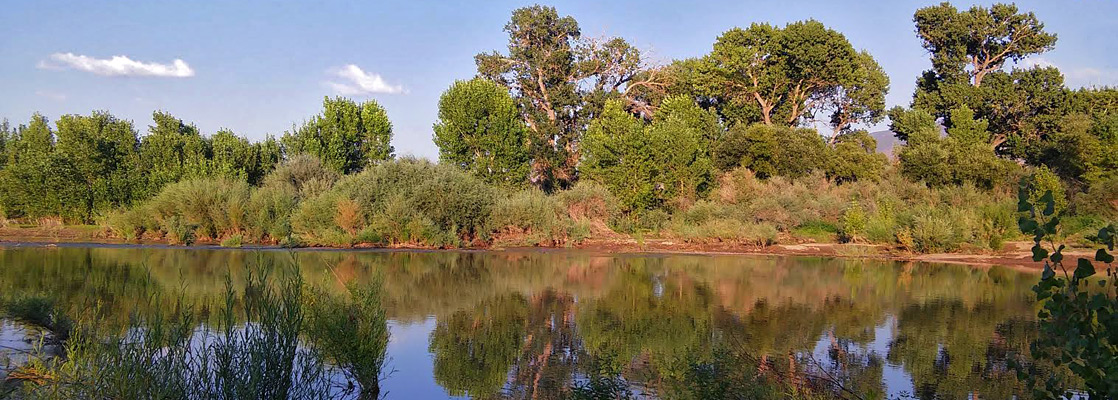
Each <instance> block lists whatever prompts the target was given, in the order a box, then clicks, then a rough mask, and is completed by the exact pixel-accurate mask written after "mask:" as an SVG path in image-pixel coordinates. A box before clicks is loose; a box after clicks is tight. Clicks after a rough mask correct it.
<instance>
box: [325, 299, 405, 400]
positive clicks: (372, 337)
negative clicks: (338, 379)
mask: <svg viewBox="0 0 1118 400" xmlns="http://www.w3.org/2000/svg"><path fill="white" fill-rule="evenodd" d="M380 288H381V281H380V280H376V281H374V282H372V283H368V284H356V283H353V284H350V285H349V286H348V288H347V289H348V290H347V292H346V293H345V294H344V295H342V296H335V295H331V294H329V293H327V292H325V291H313V292H312V293H311V296H310V297H309V300H308V302H307V304H308V311H309V312H308V314H307V323H306V326H307V336H308V337H309V340H310V341H312V342H313V343H314V344H315V346H316V347H317V348H318V349H319V350H320V351H321V352H322V354H324V355H326V356H328V357H329V360H330V361H332V362H333V364H334V365H335V366H336V367H337V368H338V369H339V370H340V371H341V372H342V374H343V375H344V376H345V379H346V381H347V384H346V385H345V386H346V387H347V388H349V387H354V388H355V389H356V391H357V395H358V396H357V397H358V398H360V399H378V398H379V397H380V381H381V379H383V378H384V377H385V373H384V361H385V353H386V351H387V349H388V336H389V332H388V324H387V323H386V321H387V317H386V314H385V311H384V307H383V305H382V299H381V290H380ZM346 296H347V297H348V298H345V297H346ZM349 383H353V385H350V384H349Z"/></svg>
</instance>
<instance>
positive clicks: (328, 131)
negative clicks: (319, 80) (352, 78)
mask: <svg viewBox="0 0 1118 400" xmlns="http://www.w3.org/2000/svg"><path fill="white" fill-rule="evenodd" d="M322 108H323V112H322V114H319V115H316V116H314V117H312V118H311V120H310V121H307V122H305V123H303V125H302V126H300V127H299V128H297V129H293V130H292V131H289V132H287V133H285V134H284V135H283V139H282V142H283V147H284V151H285V152H286V153H287V154H289V155H294V154H304V153H305V154H311V155H314V156H317V157H319V158H321V159H322V161H323V162H324V163H325V164H326V165H328V166H330V167H331V168H333V169H334V170H336V171H338V172H341V173H346V174H348V173H352V172H357V171H360V170H362V169H364V168H365V167H366V166H368V165H369V164H371V163H374V162H378V161H385V160H390V159H392V157H393V156H394V154H393V152H394V151H395V149H394V148H393V147H392V145H391V141H392V123H391V122H390V121H389V120H388V113H387V112H386V111H385V110H384V108H383V107H381V106H380V104H378V103H377V102H376V101H375V100H369V101H366V102H363V103H360V104H358V103H356V102H354V101H353V100H350V99H345V98H341V97H337V98H334V99H330V98H325V99H323V101H322Z"/></svg>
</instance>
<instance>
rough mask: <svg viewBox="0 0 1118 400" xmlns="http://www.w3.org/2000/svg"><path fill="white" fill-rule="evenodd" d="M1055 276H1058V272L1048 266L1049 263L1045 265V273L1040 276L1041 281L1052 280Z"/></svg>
mask: <svg viewBox="0 0 1118 400" xmlns="http://www.w3.org/2000/svg"><path fill="white" fill-rule="evenodd" d="M1053 276H1056V271H1053V270H1052V266H1050V265H1048V263H1044V272H1042V273H1041V274H1040V279H1042V280H1049V279H1052V277H1053Z"/></svg>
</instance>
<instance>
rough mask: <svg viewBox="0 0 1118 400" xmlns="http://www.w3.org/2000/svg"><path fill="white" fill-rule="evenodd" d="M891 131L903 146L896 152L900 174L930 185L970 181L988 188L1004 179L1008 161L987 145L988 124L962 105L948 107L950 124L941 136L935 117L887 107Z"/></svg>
mask: <svg viewBox="0 0 1118 400" xmlns="http://www.w3.org/2000/svg"><path fill="white" fill-rule="evenodd" d="M890 118H891V119H892V120H893V124H892V126H891V128H892V130H893V131H894V132H896V134H897V137H898V138H902V139H903V140H905V145H904V146H903V147H902V148H901V149H900V151H899V152H898V154H897V157H898V160H899V161H900V166H901V173H902V174H904V175H905V176H907V177H908V178H909V179H912V180H917V181H924V182H925V183H927V184H928V185H930V186H943V185H948V184H964V183H970V184H974V185H976V186H979V187H983V188H992V187H994V186H996V185H997V184H999V183H1001V182H1004V179H1005V178H1006V177H1007V175H1006V174H1007V173H1008V171H1009V168H1011V167H1010V162H1008V161H1005V160H1000V159H998V157H997V156H996V155H994V153H993V152H991V151H990V149H989V147H988V140H989V138H990V133H989V131H988V129H987V128H988V126H989V124H988V123H987V122H986V121H985V120H982V119H976V118H975V116H974V112H973V111H971V110H970V108H967V107H966V106H964V107H962V108H958V109H955V110H952V112H951V120H952V121H953V122H954V125H953V126H951V127H949V128H947V132H946V133H947V135H946V136H943V135H942V134H941V133H940V132H941V131H940V128H939V125H938V124H937V123H936V121H935V119H934V118H933V117H932V116H931V114H928V113H927V112H925V111H923V110H919V109H912V110H904V109H901V108H900V107H896V108H894V109H893V110H890Z"/></svg>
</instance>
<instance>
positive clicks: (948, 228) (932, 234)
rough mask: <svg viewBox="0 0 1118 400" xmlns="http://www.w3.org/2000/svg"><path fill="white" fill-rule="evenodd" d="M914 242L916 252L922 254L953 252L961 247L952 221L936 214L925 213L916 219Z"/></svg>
mask: <svg viewBox="0 0 1118 400" xmlns="http://www.w3.org/2000/svg"><path fill="white" fill-rule="evenodd" d="M912 241H913V244H914V245H915V249H916V251H919V252H922V253H932V252H940V251H951V250H955V249H957V248H958V247H959V241H958V238H957V237H956V236H955V232H954V229H952V225H951V221H949V220H948V219H947V218H944V217H942V216H939V215H936V214H935V213H924V214H920V215H917V216H916V217H915V219H914V222H913V226H912Z"/></svg>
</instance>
